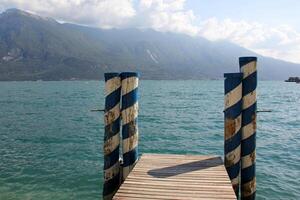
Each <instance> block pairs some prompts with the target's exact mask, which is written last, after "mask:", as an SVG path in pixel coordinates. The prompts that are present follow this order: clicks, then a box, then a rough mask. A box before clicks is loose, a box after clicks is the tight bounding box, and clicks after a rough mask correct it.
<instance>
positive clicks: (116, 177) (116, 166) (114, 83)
mask: <svg viewBox="0 0 300 200" xmlns="http://www.w3.org/2000/svg"><path fill="white" fill-rule="evenodd" d="M104 76H105V93H106V94H105V95H106V98H105V114H104V124H105V133H104V145H103V151H104V185H103V199H104V200H110V199H111V198H112V197H113V195H114V194H115V192H116V191H117V190H118V188H119V186H120V178H121V177H120V162H119V157H120V156H119V152H120V148H119V147H120V97H121V79H120V76H119V73H105V74H104Z"/></svg>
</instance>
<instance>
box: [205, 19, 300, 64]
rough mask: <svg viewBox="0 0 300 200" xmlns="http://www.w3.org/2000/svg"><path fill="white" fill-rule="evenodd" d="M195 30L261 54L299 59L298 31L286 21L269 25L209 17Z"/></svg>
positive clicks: (299, 61) (296, 60)
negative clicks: (277, 24)
mask: <svg viewBox="0 0 300 200" xmlns="http://www.w3.org/2000/svg"><path fill="white" fill-rule="evenodd" d="M199 34H200V35H201V36H203V37H205V38H207V39H209V40H213V41H214V40H219V39H226V40H229V41H231V42H233V43H236V44H238V45H241V46H243V47H245V48H248V49H250V50H253V51H254V52H257V53H259V54H262V55H265V56H270V57H273V58H278V59H283V60H287V61H292V62H298V63H300V56H299V55H300V33H299V32H297V31H296V30H294V29H293V28H291V27H289V26H286V25H284V26H278V27H269V26H267V25H263V24H260V23H256V22H247V21H233V20H231V19H224V20H218V19H216V18H210V19H207V20H205V21H203V22H202V23H201V28H200V31H199Z"/></svg>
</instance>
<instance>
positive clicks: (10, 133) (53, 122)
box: [0, 80, 300, 200]
mask: <svg viewBox="0 0 300 200" xmlns="http://www.w3.org/2000/svg"><path fill="white" fill-rule="evenodd" d="M103 86H104V82H100V81H87V82H86V81H69V82H67V81H61V82H0V124H1V125H0V200H6V199H22V200H27V199H28V200H29V199H32V200H36V199H37V200H40V199H43V200H50V199H51V200H52V199H55V200H60V199H85V200H91V199H95V200H96V199H101V193H102V178H103V177H102V166H103V161H102V160H103V156H102V144H103V132H104V131H103V113H101V112H90V110H91V109H95V108H98V109H102V108H103V106H104V96H103V94H104V88H103ZM139 94H140V101H139V103H140V115H139V132H140V142H139V144H140V146H139V147H140V153H150V152H152V153H178V154H217V155H223V112H222V110H223V81H145V80H142V81H140V90H139ZM261 109H271V110H273V112H271V113H258V130H257V199H274V200H275V199H300V84H295V83H284V82H268V81H261V82H259V86H258V110H261Z"/></svg>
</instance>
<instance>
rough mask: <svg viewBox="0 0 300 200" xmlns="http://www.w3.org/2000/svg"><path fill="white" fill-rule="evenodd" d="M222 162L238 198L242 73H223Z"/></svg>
mask: <svg viewBox="0 0 300 200" xmlns="http://www.w3.org/2000/svg"><path fill="white" fill-rule="evenodd" d="M224 77H225V81H224V90H225V98H224V105H225V109H224V118H225V120H224V140H225V141H224V154H225V155H224V162H225V167H226V170H227V173H228V175H229V177H230V180H231V183H232V187H233V189H234V192H235V194H236V196H237V198H238V196H239V186H240V184H239V178H240V176H239V175H240V160H241V138H242V131H241V125H242V79H243V74H242V73H226V74H224Z"/></svg>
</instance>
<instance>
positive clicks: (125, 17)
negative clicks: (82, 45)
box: [0, 0, 135, 28]
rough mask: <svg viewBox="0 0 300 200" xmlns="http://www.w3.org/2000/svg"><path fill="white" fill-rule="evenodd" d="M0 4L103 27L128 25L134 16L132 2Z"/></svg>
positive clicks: (9, 0)
mask: <svg viewBox="0 0 300 200" xmlns="http://www.w3.org/2000/svg"><path fill="white" fill-rule="evenodd" d="M0 4H1V5H2V6H3V7H6V8H8V7H16V8H20V9H24V10H28V11H31V12H34V13H37V14H39V15H43V16H50V17H54V18H55V19H59V20H62V21H66V22H75V23H78V24H85V25H92V26H98V27H102V28H111V27H122V26H125V25H126V24H127V23H128V21H129V20H130V19H131V18H132V17H134V16H135V9H134V8H133V4H132V1H131V0H30V1H28V0H2V2H1V3H0Z"/></svg>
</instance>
